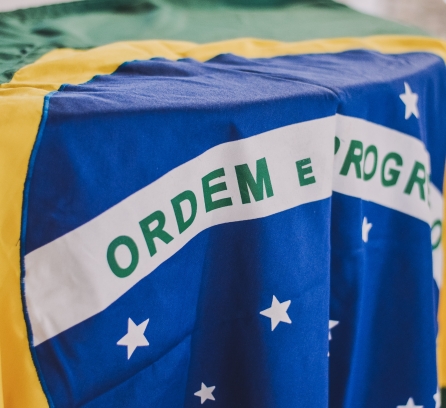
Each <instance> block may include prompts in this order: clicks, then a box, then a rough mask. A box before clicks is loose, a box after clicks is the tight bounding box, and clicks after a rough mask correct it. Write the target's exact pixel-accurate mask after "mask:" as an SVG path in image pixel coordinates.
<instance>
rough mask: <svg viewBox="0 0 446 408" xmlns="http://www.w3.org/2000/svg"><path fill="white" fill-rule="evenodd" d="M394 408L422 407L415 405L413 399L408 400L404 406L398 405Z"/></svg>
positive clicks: (421, 407)
mask: <svg viewBox="0 0 446 408" xmlns="http://www.w3.org/2000/svg"><path fill="white" fill-rule="evenodd" d="M396 408H423V405H415V402H414V400H413V398H409V399H408V400H407V404H406V405H398V406H397V407H396Z"/></svg>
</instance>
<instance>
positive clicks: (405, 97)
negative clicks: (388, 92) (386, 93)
mask: <svg viewBox="0 0 446 408" xmlns="http://www.w3.org/2000/svg"><path fill="white" fill-rule="evenodd" d="M404 89H405V92H404V93H403V94H401V95H400V98H401V100H402V101H403V102H404V105H406V113H405V116H404V118H405V119H409V118H410V117H411V116H412V113H413V114H414V115H415V117H416V118H417V119H418V118H419V117H420V113H419V112H418V106H417V102H418V94H416V93H413V92H412V89H410V86H409V84H408V83H407V82H404Z"/></svg>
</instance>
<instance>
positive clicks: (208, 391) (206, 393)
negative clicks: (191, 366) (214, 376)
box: [194, 383, 215, 404]
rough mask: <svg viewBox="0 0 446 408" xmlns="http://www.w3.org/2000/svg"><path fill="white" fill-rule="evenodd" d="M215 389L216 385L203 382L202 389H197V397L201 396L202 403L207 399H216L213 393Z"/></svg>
mask: <svg viewBox="0 0 446 408" xmlns="http://www.w3.org/2000/svg"><path fill="white" fill-rule="evenodd" d="M214 390H215V386H214V387H206V385H204V383H201V390H200V391H197V392H196V393H195V394H194V395H196V396H197V397H200V398H201V403H202V404H204V402H205V401H206V400H212V401H215V398H214V396H213V395H212V393H213V392H214Z"/></svg>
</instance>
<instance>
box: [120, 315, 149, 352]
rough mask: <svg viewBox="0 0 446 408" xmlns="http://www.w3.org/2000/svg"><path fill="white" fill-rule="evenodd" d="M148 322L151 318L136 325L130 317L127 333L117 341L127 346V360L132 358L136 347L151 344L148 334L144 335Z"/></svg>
mask: <svg viewBox="0 0 446 408" xmlns="http://www.w3.org/2000/svg"><path fill="white" fill-rule="evenodd" d="M148 324H149V319H147V320H144V321H143V322H142V323H140V324H138V325H136V324H135V323H134V322H133V320H132V319H130V317H129V321H128V331H127V334H126V335H125V336H124V337H123V338H122V339H121V340H119V341H118V342H117V343H116V344H117V345H118V346H127V360H128V359H130V357H131V356H132V354H133V352H134V351H135V350H136V347H140V346H148V345H149V342H148V341H147V339H146V336H144V332H145V330H146V327H147V325H148Z"/></svg>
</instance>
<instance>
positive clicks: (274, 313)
mask: <svg viewBox="0 0 446 408" xmlns="http://www.w3.org/2000/svg"><path fill="white" fill-rule="evenodd" d="M290 304H291V300H287V301H285V302H282V303H280V302H279V301H278V300H277V298H276V297H275V296H273V302H272V303H271V307H270V308H268V309H265V310H262V311H261V312H260V314H261V315H263V316H266V317H269V318H270V319H271V331H273V330H274V329H275V328H276V327H277V325H278V324H279V323H280V322H284V323H291V319H290V317H289V316H288V313H287V310H288V308H289V307H290Z"/></svg>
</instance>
